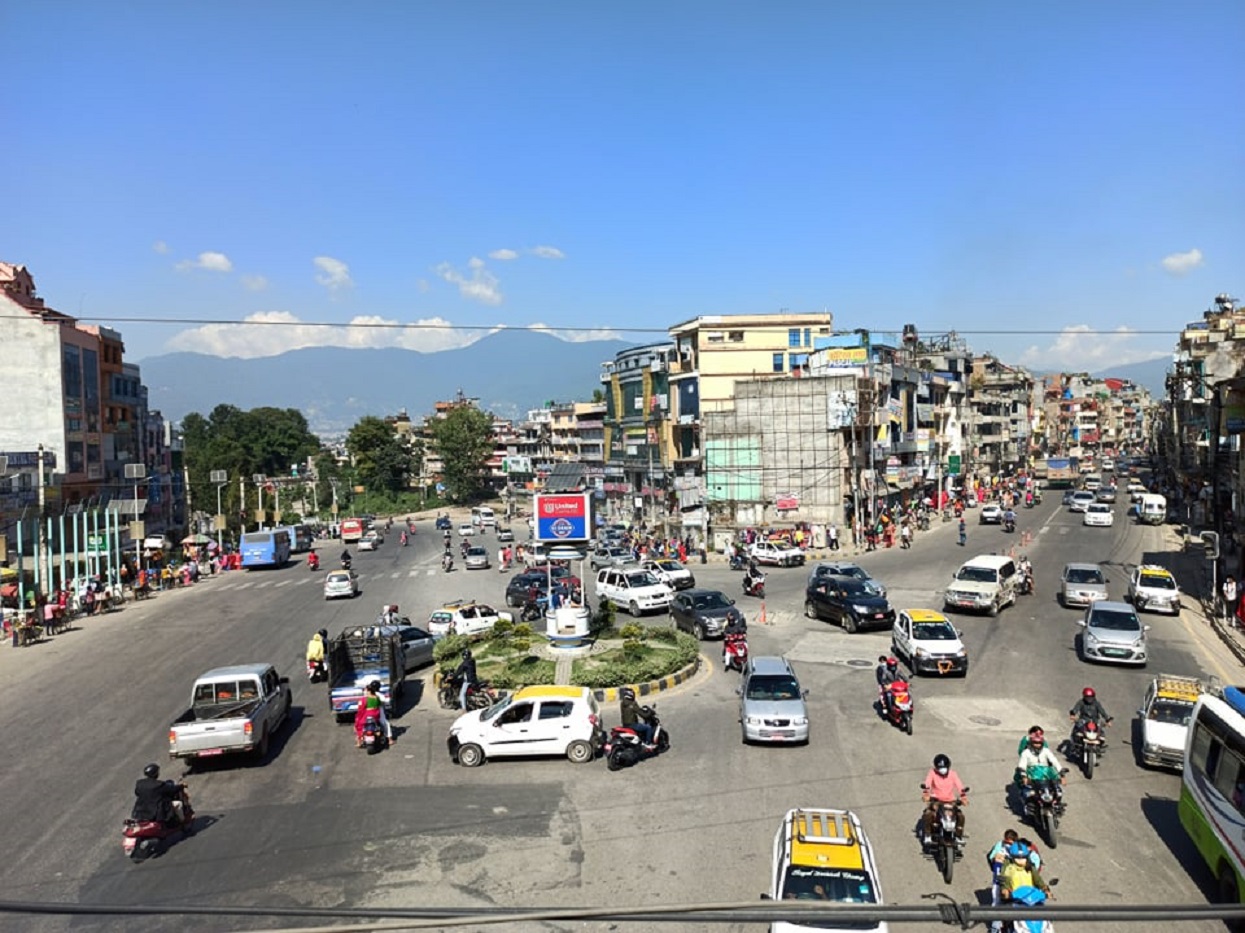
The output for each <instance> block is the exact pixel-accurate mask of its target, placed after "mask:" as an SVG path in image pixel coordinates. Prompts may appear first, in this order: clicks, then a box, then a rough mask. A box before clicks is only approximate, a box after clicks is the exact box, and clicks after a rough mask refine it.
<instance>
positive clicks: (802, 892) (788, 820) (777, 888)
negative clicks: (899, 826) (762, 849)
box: [762, 808, 889, 933]
mask: <svg viewBox="0 0 1245 933" xmlns="http://www.w3.org/2000/svg"><path fill="white" fill-rule="evenodd" d="M772 871H773V874H772V876H771V879H770V885H769V891H768V892H767V893H766V894H764V895H762V896H763V897H765V898H766V899H768V900H773V901H776V902H785V901H818V902H823V903H826V904H881V903H884V899H883V896H882V889H881V885H880V884H879V882H878V869H877V864H876V863H875V861H874V856H873V849H872V847H871V846H870V844H869V838H868V837H867V836H866V835H865V831H864V829H863V828H862V827H861V825H860V820H859V819H858V818H857V817H856V815H855V814H854V813H852V812H851V811H850V810H838V809H830V808H804V809H796V810H788V811H787V814H786V815H785V816H784V817H783V820H782V824H781V825H780V826H779V827H778V833H777V834H776V835H775V837H774V857H773V869H772ZM888 929H889V928H888V926H887V924H886V922H885V921H880V920H879V921H863V920H844V921H842V922H841V923H836V922H834V921H825V920H818V921H817V922H816V923H810V924H802V923H792V922H787V921H782V922H778V923H774V924H773V925H772V926H771V927H770V930H771V933H791V931H796V930H818V931H821V933H825V931H827V930H829V931H835V930H838V931H847V930H851V931H854V933H858V931H861V930H872V931H874V933H886V931H887V930H888Z"/></svg>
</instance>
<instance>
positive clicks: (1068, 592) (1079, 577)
mask: <svg viewBox="0 0 1245 933" xmlns="http://www.w3.org/2000/svg"><path fill="white" fill-rule="evenodd" d="M1109 582H1110V581H1109V580H1108V579H1107V577H1106V574H1104V573H1103V572H1102V568H1101V567H1099V566H1098V565H1097V564H1085V563H1073V564H1065V565H1064V568H1063V573H1062V574H1060V575H1059V601H1060V602H1061V603H1062V604H1063V605H1064V607H1065V608H1072V607H1074V606H1088V605H1090V604H1091V603H1093V602H1094V601H1095V600H1099V599H1106V598H1107V583H1109Z"/></svg>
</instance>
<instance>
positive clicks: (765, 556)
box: [748, 541, 804, 567]
mask: <svg viewBox="0 0 1245 933" xmlns="http://www.w3.org/2000/svg"><path fill="white" fill-rule="evenodd" d="M748 556H749V557H751V558H752V559H753V560H755V561H756V562H757V563H758V564H767V565H769V566H771V567H798V566H801V565H803V563H804V552H803V551H801V550H800V549H799V548H798V547H796V546H795V545H793V544H786V543H784V542H781V541H757V542H756V543H755V544H753V545H752V547H751V548H749V549H748Z"/></svg>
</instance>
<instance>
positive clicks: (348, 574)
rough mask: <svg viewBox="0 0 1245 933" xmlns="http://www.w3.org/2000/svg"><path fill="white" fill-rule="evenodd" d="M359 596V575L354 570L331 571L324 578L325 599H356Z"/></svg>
mask: <svg viewBox="0 0 1245 933" xmlns="http://www.w3.org/2000/svg"><path fill="white" fill-rule="evenodd" d="M358 595H359V575H358V574H357V573H355V571H353V570H330V571H329V572H328V576H326V577H325V578H324V598H325V599H340V598H341V597H343V596H344V597H346V598H347V599H354V598H355V597H356V596H358Z"/></svg>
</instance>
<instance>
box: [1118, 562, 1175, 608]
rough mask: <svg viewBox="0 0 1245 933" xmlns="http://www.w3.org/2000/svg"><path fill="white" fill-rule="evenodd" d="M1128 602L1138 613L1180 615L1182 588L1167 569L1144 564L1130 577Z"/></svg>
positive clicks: (1156, 565)
mask: <svg viewBox="0 0 1245 933" xmlns="http://www.w3.org/2000/svg"><path fill="white" fill-rule="evenodd" d="M1127 598H1128V601H1129V602H1130V603H1132V604H1133V605H1134V606H1136V607H1137V611H1138V612H1145V611H1147V610H1148V611H1151V612H1169V613H1171V614H1172V615H1179V614H1180V587H1179V586H1177V585H1176V578H1175V577H1174V576H1172V572H1171V571H1170V570H1168V569H1167V568H1166V567H1160V566H1159V565H1158V564H1142V565H1141V566H1139V567H1137V568H1136V569H1134V570H1133V572H1132V573H1131V574H1130V575H1129V577H1128V597H1127Z"/></svg>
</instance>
